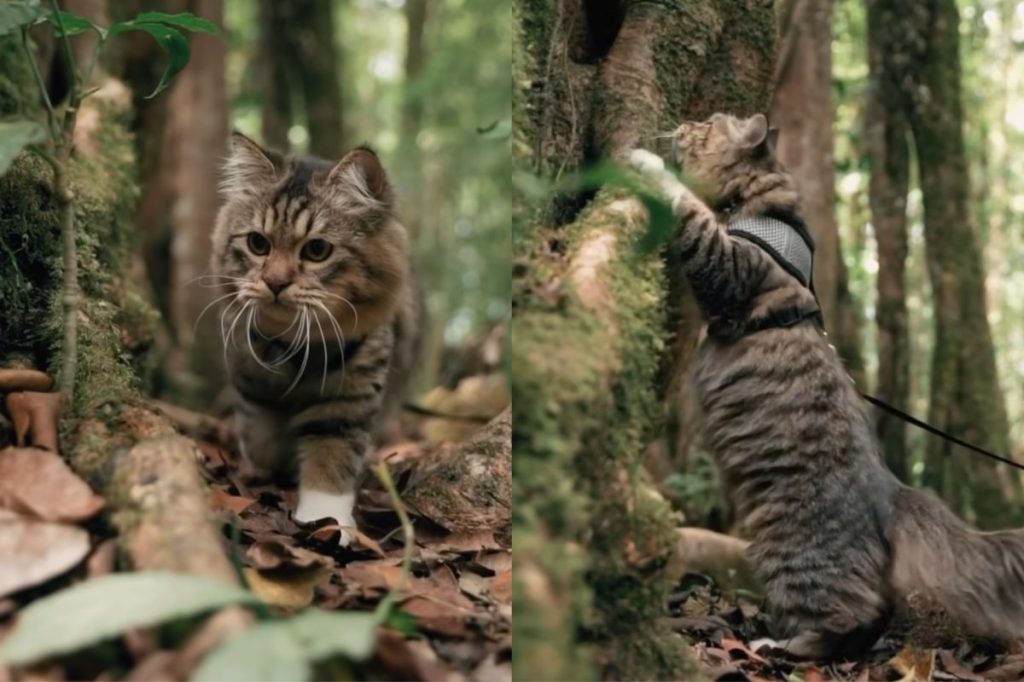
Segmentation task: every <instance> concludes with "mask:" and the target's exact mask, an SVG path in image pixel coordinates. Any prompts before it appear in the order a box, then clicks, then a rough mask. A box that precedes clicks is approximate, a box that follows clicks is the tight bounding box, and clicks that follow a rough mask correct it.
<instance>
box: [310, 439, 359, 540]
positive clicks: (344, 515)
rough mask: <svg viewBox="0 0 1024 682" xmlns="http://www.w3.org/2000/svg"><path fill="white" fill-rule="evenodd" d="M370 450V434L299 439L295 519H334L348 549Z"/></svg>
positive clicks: (354, 528)
mask: <svg viewBox="0 0 1024 682" xmlns="http://www.w3.org/2000/svg"><path fill="white" fill-rule="evenodd" d="M369 447H370V434H369V432H368V431H357V432H349V433H344V434H340V435H331V434H312V433H310V434H306V435H303V436H300V437H299V439H298V450H299V458H300V465H299V503H298V506H297V507H296V508H295V515H294V518H295V519H296V520H297V521H301V522H303V523H311V522H313V521H318V520H319V519H323V518H332V519H334V520H335V521H336V522H337V523H338V525H339V526H340V527H341V537H340V538H339V539H338V544H340V545H342V546H347V545H348V544H349V543H350V542H351V541H352V538H353V537H354V531H355V530H356V521H355V516H354V515H353V512H354V510H355V505H356V493H357V491H358V490H359V480H360V477H361V475H362V470H363V462H364V459H365V457H366V452H367V451H368V450H369Z"/></svg>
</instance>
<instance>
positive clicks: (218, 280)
mask: <svg viewBox="0 0 1024 682" xmlns="http://www.w3.org/2000/svg"><path fill="white" fill-rule="evenodd" d="M203 280H214V283H213V284H200V285H199V286H201V287H204V288H208V289H214V288H216V287H219V286H223V285H224V283H225V282H246V281H248V280H247V279H246V278H245V277H229V276H228V275H199V276H198V277H193V278H192V279H190V280H189V281H187V282H185V284H184V286H191V285H192V284H195V283H196V282H202V281H203Z"/></svg>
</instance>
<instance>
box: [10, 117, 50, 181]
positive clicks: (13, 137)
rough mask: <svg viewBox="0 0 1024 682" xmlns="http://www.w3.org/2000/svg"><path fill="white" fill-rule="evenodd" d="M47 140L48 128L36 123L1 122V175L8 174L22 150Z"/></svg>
mask: <svg viewBox="0 0 1024 682" xmlns="http://www.w3.org/2000/svg"><path fill="white" fill-rule="evenodd" d="M45 139H46V128H44V127H43V126H41V125H39V124H38V123H36V122H35V121H29V120H26V119H19V120H15V121H0V175H3V174H4V173H6V172H7V169H8V168H9V167H10V165H11V162H12V161H14V157H16V156H17V155H18V154H19V153H20V152H21V150H22V149H24V148H25V147H27V146H28V145H30V144H35V143H36V142H42V141H43V140H45Z"/></svg>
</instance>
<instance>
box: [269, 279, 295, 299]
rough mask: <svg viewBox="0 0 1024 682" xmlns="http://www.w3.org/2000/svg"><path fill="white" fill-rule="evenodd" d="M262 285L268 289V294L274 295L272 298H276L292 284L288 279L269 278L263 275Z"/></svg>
mask: <svg viewBox="0 0 1024 682" xmlns="http://www.w3.org/2000/svg"><path fill="white" fill-rule="evenodd" d="M263 283H264V284H266V285H267V288H268V289H270V293H272V294H274V298H277V297H278V296H279V295H280V294H281V292H282V291H284V290H285V289H286V288H288V285H290V284H291V283H292V281H291V280H290V279H287V278H284V277H269V276H266V275H264V277H263Z"/></svg>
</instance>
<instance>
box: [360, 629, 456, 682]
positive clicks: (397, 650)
mask: <svg viewBox="0 0 1024 682" xmlns="http://www.w3.org/2000/svg"><path fill="white" fill-rule="evenodd" d="M375 655H376V657H377V659H378V660H379V661H380V662H381V664H382V665H383V666H384V667H385V668H386V669H387V671H388V672H389V673H391V677H392V679H396V680H417V681H420V682H444V680H447V679H449V672H448V670H447V669H446V668H445V666H444V664H442V663H441V661H439V660H438V658H437V654H435V653H434V651H433V649H431V648H430V645H429V644H427V643H426V642H424V641H423V640H409V639H406V638H405V636H404V635H402V634H401V633H398V632H395V631H394V630H388V629H386V628H380V629H379V630H378V631H377V649H376V652H375Z"/></svg>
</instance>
